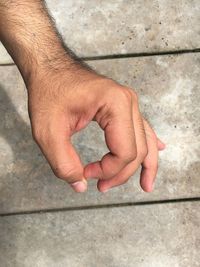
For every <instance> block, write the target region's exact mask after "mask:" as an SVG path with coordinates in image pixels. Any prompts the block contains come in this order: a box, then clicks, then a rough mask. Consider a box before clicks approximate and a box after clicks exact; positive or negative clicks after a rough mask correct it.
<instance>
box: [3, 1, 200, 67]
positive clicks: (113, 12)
mask: <svg viewBox="0 0 200 267" xmlns="http://www.w3.org/2000/svg"><path fill="white" fill-rule="evenodd" d="M47 4H48V7H49V9H50V11H51V13H52V15H53V17H54V18H55V21H56V24H57V26H58V29H59V31H60V32H61V34H62V36H63V38H64V40H65V42H66V43H67V44H68V45H69V47H70V48H72V49H73V50H74V51H75V52H76V53H77V54H78V55H80V56H84V57H85V56H97V55H105V54H118V53H120V54H121V53H141V52H155V51H156V52H158V51H168V50H180V49H193V48H199V47H200V31H199V21H200V4H199V0H190V1H187V0H181V1H180V0H178V1H174V0H168V1H164V0H149V1H144V0H136V1H131V0H110V1H107V0H95V1H87V0H76V1H73V0H68V1H64V0H62V1H57V0H47ZM8 62H11V59H10V58H9V57H8V56H6V55H5V51H3V48H2V47H1V48H0V63H8Z"/></svg>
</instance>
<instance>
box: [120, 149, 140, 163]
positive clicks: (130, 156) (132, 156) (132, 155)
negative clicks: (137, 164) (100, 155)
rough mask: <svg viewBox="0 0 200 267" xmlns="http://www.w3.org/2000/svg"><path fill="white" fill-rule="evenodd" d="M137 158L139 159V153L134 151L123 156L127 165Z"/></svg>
mask: <svg viewBox="0 0 200 267" xmlns="http://www.w3.org/2000/svg"><path fill="white" fill-rule="evenodd" d="M136 157H137V152H136V151H134V150H132V151H129V152H127V153H126V154H125V155H122V158H123V160H124V163H125V164H128V163H130V162H132V161H133V160H135V159H136Z"/></svg>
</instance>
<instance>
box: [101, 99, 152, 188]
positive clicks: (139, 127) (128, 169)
mask: <svg viewBox="0 0 200 267" xmlns="http://www.w3.org/2000/svg"><path fill="white" fill-rule="evenodd" d="M132 117H133V121H132V123H133V124H134V129H135V138H136V146H137V157H136V159H135V160H133V161H132V162H131V163H129V164H128V165H126V166H125V167H124V168H123V169H122V170H121V171H120V172H118V173H117V174H116V175H115V176H113V177H112V178H111V179H109V180H100V181H98V184H97V187H98V189H99V191H101V192H105V191H107V190H108V189H110V188H111V187H114V186H117V185H121V184H124V183H125V182H127V180H128V179H129V177H130V176H131V175H133V173H134V172H135V171H136V170H137V169H138V168H139V166H140V165H141V163H142V161H143V160H144V158H145V157H146V155H147V142H146V135H145V130H144V125H143V120H142V117H141V114H140V112H139V107H138V103H134V106H133V108H132Z"/></svg>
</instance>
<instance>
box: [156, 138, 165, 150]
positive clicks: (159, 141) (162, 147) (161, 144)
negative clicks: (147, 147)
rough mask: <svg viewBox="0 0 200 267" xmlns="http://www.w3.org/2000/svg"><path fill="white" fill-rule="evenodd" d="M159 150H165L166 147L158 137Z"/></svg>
mask: <svg viewBox="0 0 200 267" xmlns="http://www.w3.org/2000/svg"><path fill="white" fill-rule="evenodd" d="M157 146H158V150H164V149H165V147H166V145H165V144H164V143H163V142H162V141H161V140H160V139H159V138H158V137H157Z"/></svg>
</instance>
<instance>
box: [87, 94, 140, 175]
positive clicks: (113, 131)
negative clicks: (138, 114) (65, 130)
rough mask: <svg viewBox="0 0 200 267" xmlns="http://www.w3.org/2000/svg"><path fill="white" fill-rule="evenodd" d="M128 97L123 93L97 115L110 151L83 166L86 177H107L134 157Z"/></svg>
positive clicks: (133, 136) (133, 139) (115, 172)
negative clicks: (97, 159)
mask: <svg viewBox="0 0 200 267" xmlns="http://www.w3.org/2000/svg"><path fill="white" fill-rule="evenodd" d="M129 97H130V98H129V99H128V96H126V97H125V98H124V93H123V95H122V97H121V99H120V101H119V102H117V103H116V101H114V102H113V103H112V104H111V107H109V109H105V110H101V114H98V115H97V121H98V123H99V125H100V126H101V128H102V129H104V132H105V139H106V144H107V147H108V149H109V150H110V152H109V153H108V154H106V155H104V156H103V158H102V159H101V161H98V162H94V163H90V164H88V165H87V166H86V167H85V171H84V175H85V176H86V177H87V178H91V177H97V178H99V179H109V178H111V177H113V176H115V175H116V174H117V173H119V171H120V170H122V169H123V168H124V167H125V166H126V165H128V164H129V163H130V162H131V161H133V160H134V159H135V158H136V153H137V151H136V143H135V133H134V128H133V123H132V96H131V95H130V94H129ZM116 104H118V105H116Z"/></svg>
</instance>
